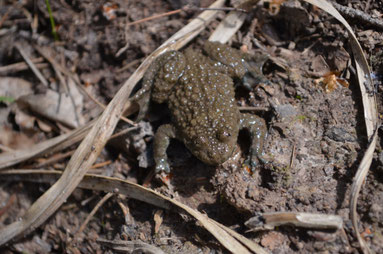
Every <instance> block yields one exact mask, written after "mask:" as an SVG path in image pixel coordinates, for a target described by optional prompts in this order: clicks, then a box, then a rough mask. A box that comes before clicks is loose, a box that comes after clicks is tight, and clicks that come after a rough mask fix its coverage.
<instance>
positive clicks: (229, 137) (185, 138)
mask: <svg viewBox="0 0 383 254" xmlns="http://www.w3.org/2000/svg"><path fill="white" fill-rule="evenodd" d="M204 53H205V54H203V53H201V52H199V51H194V50H192V49H187V50H186V51H185V53H184V54H182V53H180V52H178V51H170V52H167V53H164V54H163V55H161V56H160V57H158V58H157V59H156V61H155V62H154V63H153V64H152V65H151V66H150V68H149V69H148V71H147V72H146V74H145V76H144V80H143V88H142V89H141V90H140V91H139V92H138V93H137V94H136V95H135V97H134V100H136V101H137V102H138V104H139V105H140V113H139V116H138V118H139V119H138V120H140V119H141V118H142V117H143V116H144V115H145V113H146V111H147V109H148V106H147V105H148V104H149V100H150V98H151V99H152V100H153V101H155V102H157V103H163V102H167V104H168V107H169V110H170V112H171V118H172V124H167V125H162V126H160V127H159V129H158V130H157V133H156V135H155V138H154V159H155V162H156V171H167V172H169V171H170V167H169V164H168V161H167V155H166V149H167V147H168V145H169V141H170V139H171V138H177V139H179V140H181V141H182V142H183V143H184V144H185V146H186V147H187V148H188V149H189V150H190V151H191V153H192V154H193V155H194V156H196V157H197V158H198V159H200V160H201V161H203V162H205V163H206V164H209V165H218V164H221V163H223V162H225V161H226V160H227V159H228V158H229V157H230V156H231V155H232V153H233V150H234V148H235V145H236V142H237V138H238V132H239V130H240V129H242V128H246V129H248V130H249V132H250V135H251V138H252V145H251V148H250V155H249V158H248V160H247V163H248V164H249V166H250V167H253V166H254V165H255V164H256V162H257V161H258V158H261V154H262V146H263V140H264V136H265V133H266V127H265V123H264V120H263V119H261V118H259V117H258V116H255V115H250V114H241V113H240V112H239V110H238V108H237V106H236V103H235V98H234V96H235V94H234V83H233V79H232V78H234V77H236V78H240V79H242V78H243V77H244V75H245V74H246V73H247V72H248V70H247V68H246V63H245V61H244V58H243V54H242V53H240V51H238V50H236V49H233V48H230V47H228V46H226V45H223V44H220V43H217V42H207V43H206V44H205V47H204ZM206 55H208V56H206Z"/></svg>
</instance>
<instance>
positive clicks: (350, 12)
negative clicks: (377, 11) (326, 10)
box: [331, 2, 383, 29]
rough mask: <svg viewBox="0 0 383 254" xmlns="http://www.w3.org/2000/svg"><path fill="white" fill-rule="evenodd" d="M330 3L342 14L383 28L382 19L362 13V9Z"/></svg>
mask: <svg viewBox="0 0 383 254" xmlns="http://www.w3.org/2000/svg"><path fill="white" fill-rule="evenodd" d="M331 4H332V5H333V6H334V7H335V9H337V10H338V11H339V12H340V13H341V14H342V15H344V16H347V17H349V18H355V19H357V20H359V21H362V22H364V23H366V24H368V25H371V26H374V27H376V28H379V29H383V21H382V20H381V19H376V18H373V17H371V16H370V15H368V14H366V13H364V12H363V11H360V10H356V9H354V8H351V7H347V6H343V5H340V4H337V3H335V2H331Z"/></svg>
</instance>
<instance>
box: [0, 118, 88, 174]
mask: <svg viewBox="0 0 383 254" xmlns="http://www.w3.org/2000/svg"><path fill="white" fill-rule="evenodd" d="M94 123H95V121H92V122H89V123H87V124H86V125H85V126H82V127H80V128H77V129H75V130H73V131H71V132H68V133H65V134H62V135H60V136H57V137H55V138H52V139H49V140H46V141H44V142H41V143H38V144H36V145H34V146H33V147H29V148H27V149H22V150H15V151H12V152H7V153H1V154H0V171H1V170H2V169H4V168H7V167H10V166H13V165H16V164H18V163H20V162H23V161H25V160H28V159H31V158H34V157H37V156H41V155H43V154H47V153H55V152H57V151H61V150H62V149H65V148H67V147H69V146H71V145H73V144H75V143H77V142H79V141H80V140H82V139H83V138H84V137H85V135H86V134H87V133H88V131H89V129H90V128H91V127H92V126H93V124H94Z"/></svg>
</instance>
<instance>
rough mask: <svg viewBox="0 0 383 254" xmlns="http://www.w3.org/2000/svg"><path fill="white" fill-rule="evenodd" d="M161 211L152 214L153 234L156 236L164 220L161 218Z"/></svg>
mask: <svg viewBox="0 0 383 254" xmlns="http://www.w3.org/2000/svg"><path fill="white" fill-rule="evenodd" d="M163 213H164V212H163V211H162V210H157V211H156V212H155V213H154V233H155V234H157V233H158V231H159V230H160V227H161V224H162V222H163V220H164V217H163V216H162V215H163Z"/></svg>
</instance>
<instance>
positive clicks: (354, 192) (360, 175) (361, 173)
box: [350, 130, 378, 253]
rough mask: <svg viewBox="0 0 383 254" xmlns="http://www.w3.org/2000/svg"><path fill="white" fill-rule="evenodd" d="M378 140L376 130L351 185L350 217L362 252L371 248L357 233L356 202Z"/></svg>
mask: <svg viewBox="0 0 383 254" xmlns="http://www.w3.org/2000/svg"><path fill="white" fill-rule="evenodd" d="M377 140H378V130H376V131H375V134H374V135H373V137H372V141H371V143H370V145H369V146H368V149H367V151H366V153H365V154H364V156H363V159H362V161H361V162H360V165H359V167H358V171H357V172H356V175H355V177H354V181H353V183H352V186H351V195H350V213H351V214H350V218H351V221H352V225H353V226H354V230H355V234H356V236H357V238H358V241H359V244H360V247H361V248H362V250H363V252H364V253H371V250H370V249H369V248H368V246H367V244H366V242H365V241H364V240H363V238H362V236H361V235H360V233H359V227H358V213H357V212H356V205H357V203H358V196H359V192H360V189H361V188H362V184H363V182H364V179H365V178H366V176H367V173H368V169H369V168H370V166H371V162H372V157H373V155H374V151H375V147H376V142H377Z"/></svg>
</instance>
